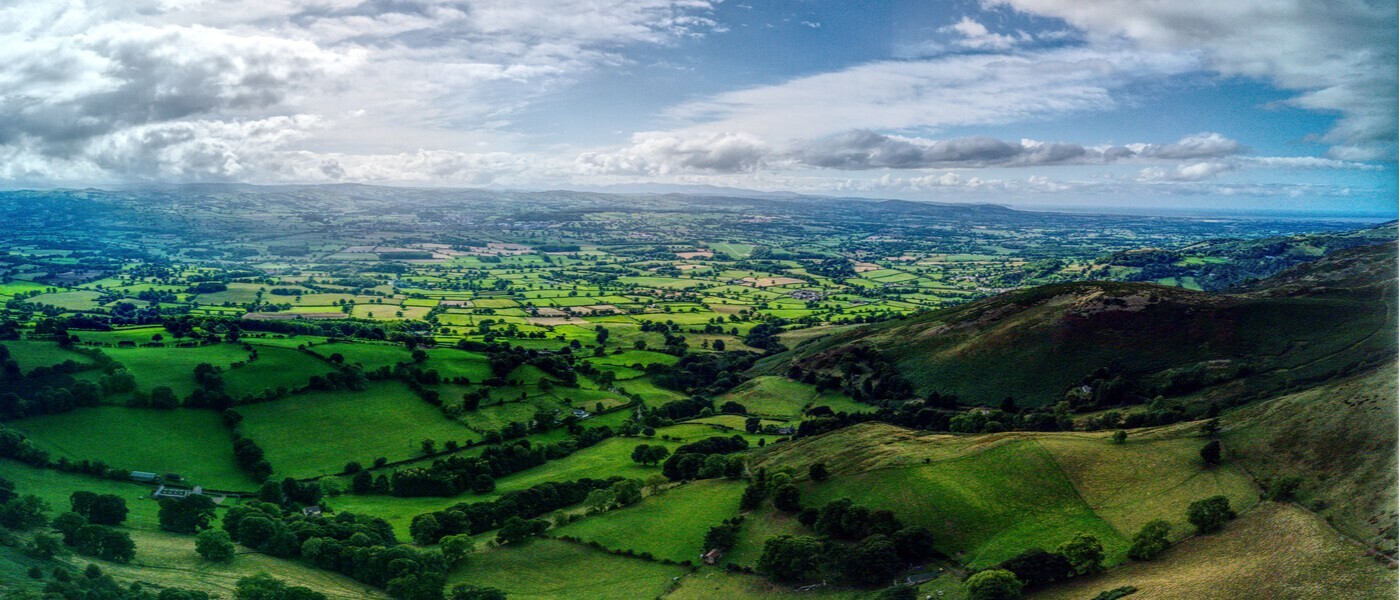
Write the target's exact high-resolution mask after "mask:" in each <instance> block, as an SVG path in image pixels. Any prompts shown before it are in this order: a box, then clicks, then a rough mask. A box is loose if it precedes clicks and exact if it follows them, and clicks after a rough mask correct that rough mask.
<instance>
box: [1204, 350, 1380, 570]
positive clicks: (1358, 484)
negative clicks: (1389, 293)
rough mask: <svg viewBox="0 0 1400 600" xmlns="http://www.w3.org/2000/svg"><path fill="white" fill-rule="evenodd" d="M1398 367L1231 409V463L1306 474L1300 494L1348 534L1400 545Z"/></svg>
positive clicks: (1260, 472)
mask: <svg viewBox="0 0 1400 600" xmlns="http://www.w3.org/2000/svg"><path fill="white" fill-rule="evenodd" d="M1395 372H1396V366H1395V364H1394V363H1390V364H1387V365H1383V366H1381V367H1379V368H1377V369H1375V370H1373V371H1371V372H1369V373H1365V374H1362V375H1357V376H1354V377H1350V378H1347V379H1342V380H1338V381H1336V382H1332V383H1329V384H1326V385H1323V386H1319V387H1316V388H1313V389H1311V390H1307V391H1305V392H1300V393H1296V394H1290V395H1287V396H1283V397H1281V398H1278V399H1275V400H1270V401H1267V402H1263V403H1260V404H1254V405H1250V406H1246V407H1244V408H1242V409H1240V410H1238V411H1235V412H1232V413H1229V414H1227V415H1226V416H1225V417H1224V418H1223V419H1222V420H1223V422H1224V423H1225V425H1226V427H1225V433H1224V439H1225V453H1226V457H1227V460H1228V461H1229V462H1233V463H1237V464H1239V465H1241V466H1242V467H1244V468H1246V469H1248V470H1250V471H1251V472H1252V473H1253V474H1254V476H1255V477H1258V478H1259V479H1260V480H1269V479H1274V478H1279V477H1301V478H1302V480H1303V485H1302V486H1301V487H1300V488H1299V490H1298V498H1299V500H1300V502H1302V503H1303V504H1304V505H1306V506H1315V507H1317V508H1318V512H1319V513H1320V514H1322V515H1323V516H1324V517H1326V518H1327V519H1328V520H1329V521H1330V522H1331V523H1332V524H1333V525H1335V526H1336V527H1337V528H1338V529H1340V530H1341V531H1342V532H1343V533H1346V534H1347V535H1350V536H1352V537H1354V538H1357V539H1359V540H1361V541H1363V542H1365V543H1366V544H1368V545H1370V546H1372V547H1374V548H1376V549H1378V550H1381V551H1385V552H1390V553H1394V552H1395V550H1396V529H1397V525H1396V523H1397V514H1396V506H1395V498H1396V495H1397V494H1396V436H1395V431H1396V428H1397V419H1396V375H1395Z"/></svg>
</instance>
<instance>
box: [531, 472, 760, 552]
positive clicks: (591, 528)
mask: <svg viewBox="0 0 1400 600" xmlns="http://www.w3.org/2000/svg"><path fill="white" fill-rule="evenodd" d="M743 491H744V484H743V483H742V482H737V481H728V480H706V481H696V482H693V483H688V484H685V485H681V486H677V487H674V488H672V489H670V490H667V491H665V492H662V493H660V494H656V495H653V496H649V497H647V498H646V499H644V500H642V501H641V502H639V503H637V504H636V505H633V506H628V507H626V508H619V509H616V510H612V511H610V512H607V513H603V514H601V515H596V516H592V517H588V518H586V519H583V520H582V521H578V522H576V523H572V524H569V525H565V526H564V527H561V528H559V529H556V530H554V531H553V532H552V535H557V536H572V537H576V538H579V539H581V540H583V541H585V542H597V543H599V544H602V545H603V547H605V548H610V549H614V550H631V551H633V552H636V553H639V554H640V553H643V552H645V553H649V554H651V555H652V556H654V557H656V558H658V559H669V560H672V561H675V562H683V561H690V562H691V563H695V564H698V563H699V562H700V554H702V553H703V552H704V551H705V549H704V548H702V547H701V546H702V544H701V542H702V541H703V540H704V539H705V533H706V532H707V531H709V530H710V527H712V526H715V525H719V524H720V523H721V522H722V521H724V520H725V519H727V518H729V517H732V516H735V515H737V514H738V512H739V495H740V494H742V493H743Z"/></svg>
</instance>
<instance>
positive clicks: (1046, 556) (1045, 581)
mask: <svg viewBox="0 0 1400 600" xmlns="http://www.w3.org/2000/svg"><path fill="white" fill-rule="evenodd" d="M999 566H1000V567H1001V568H1002V569H1005V570H1007V571H1010V572H1012V573H1014V574H1015V575H1016V578H1017V579H1019V580H1021V581H1022V582H1024V583H1025V585H1026V587H1027V588H1030V589H1034V588H1038V587H1041V586H1046V585H1049V584H1052V583H1055V582H1056V581H1064V580H1066V579H1069V578H1070V577H1072V576H1074V566H1073V565H1071V564H1070V562H1069V559H1067V558H1065V555H1063V554H1060V553H1058V552H1046V551H1045V550H1042V549H1040V548H1031V549H1030V550H1026V551H1024V552H1022V553H1020V554H1017V555H1016V556H1013V557H1011V558H1009V559H1007V560H1006V561H1005V562H1003V563H1001V565H999Z"/></svg>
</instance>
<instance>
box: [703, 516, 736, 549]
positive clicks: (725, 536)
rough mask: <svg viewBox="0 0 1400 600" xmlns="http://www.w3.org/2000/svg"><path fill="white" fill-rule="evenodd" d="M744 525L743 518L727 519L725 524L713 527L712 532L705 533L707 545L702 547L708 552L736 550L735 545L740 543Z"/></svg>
mask: <svg viewBox="0 0 1400 600" xmlns="http://www.w3.org/2000/svg"><path fill="white" fill-rule="evenodd" d="M743 524H744V518H743V517H734V518H732V519H725V520H724V522H723V523H720V524H719V525H716V526H714V527H711V528H710V531H709V532H707V533H705V543H704V545H703V546H702V547H703V548H705V549H706V550H710V549H714V548H719V549H720V550H724V551H726V552H727V551H729V550H732V549H734V545H735V544H737V543H739V532H740V530H741V529H742V528H743Z"/></svg>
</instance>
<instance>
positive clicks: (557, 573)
mask: <svg viewBox="0 0 1400 600" xmlns="http://www.w3.org/2000/svg"><path fill="white" fill-rule="evenodd" d="M685 571H686V569H685V568H684V567H680V566H671V565H663V564H660V563H655V562H651V561H646V560H642V559H639V558H628V557H624V556H614V555H612V554H608V553H606V552H602V551H600V550H594V549H592V548H589V547H587V546H584V545H582V544H575V543H571V542H563V541H559V540H551V539H536V540H530V541H527V542H524V543H521V544H519V545H516V546H509V547H504V548H501V547H486V548H484V549H483V550H482V551H481V552H478V553H477V554H474V555H472V556H471V557H470V558H468V559H467V561H466V564H465V565H464V566H461V567H458V568H457V569H455V570H454V571H453V572H452V573H451V575H450V576H449V578H448V581H449V584H450V585H455V584H457V583H463V582H465V583H471V584H475V585H485V586H491V587H495V588H499V589H502V590H505V591H506V592H508V593H509V595H510V597H511V598H513V599H522V600H523V599H529V598H575V599H578V600H593V599H596V600H604V599H609V600H610V599H619V600H620V599H624V598H655V597H658V596H660V595H661V594H663V593H665V592H666V591H667V590H668V589H670V587H671V584H672V579H673V578H675V577H680V576H681V575H683V574H685Z"/></svg>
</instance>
